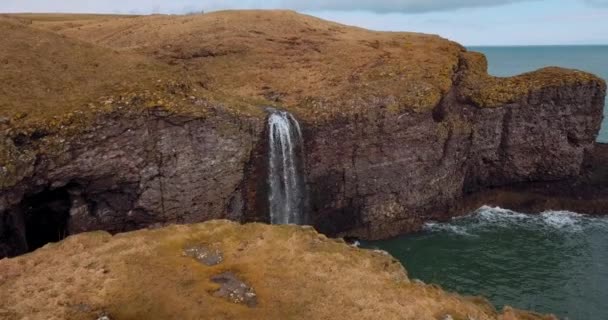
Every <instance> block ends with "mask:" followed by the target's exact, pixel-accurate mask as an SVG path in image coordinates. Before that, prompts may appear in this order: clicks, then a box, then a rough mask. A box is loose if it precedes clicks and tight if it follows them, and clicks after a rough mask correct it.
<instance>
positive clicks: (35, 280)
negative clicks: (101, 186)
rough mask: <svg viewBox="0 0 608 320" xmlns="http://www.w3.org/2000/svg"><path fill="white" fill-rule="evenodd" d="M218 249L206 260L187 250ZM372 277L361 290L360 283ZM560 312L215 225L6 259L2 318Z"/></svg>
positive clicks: (98, 237)
mask: <svg viewBox="0 0 608 320" xmlns="http://www.w3.org/2000/svg"><path fill="white" fill-rule="evenodd" d="M192 246H205V247H207V248H211V247H212V248H214V249H213V251H214V252H221V253H222V255H223V257H224V259H223V260H221V261H220V262H219V263H215V264H212V265H208V264H204V263H201V262H200V261H199V260H198V259H196V258H194V257H192V256H191V255H189V254H185V253H184V250H187V249H188V248H192ZM362 283H365V286H362V285H361V284H362ZM104 316H105V317H107V318H109V319H152V318H153V319H378V318H380V319H437V320H440V319H463V320H464V319H479V320H486V319H502V320H517V319H527V320H531V319H539V320H541V319H555V318H554V317H552V316H542V315H539V314H534V313H529V312H523V311H518V310H514V309H512V308H508V307H507V308H505V309H504V310H503V312H501V313H499V312H497V311H496V310H495V309H494V307H493V306H492V305H490V304H489V303H488V302H487V301H486V300H485V299H483V298H481V297H462V296H459V295H457V294H454V293H447V292H445V291H443V290H442V289H441V288H439V287H437V286H435V285H427V284H424V283H421V282H420V281H410V279H408V277H407V274H406V272H405V270H404V269H403V267H402V266H401V264H400V263H399V262H398V261H396V260H395V259H394V258H392V257H391V256H390V255H388V254H386V253H384V252H380V251H371V250H362V249H358V248H354V247H351V246H349V245H347V244H345V243H344V242H342V241H338V240H332V239H328V238H327V237H325V236H323V235H321V234H318V233H316V232H315V231H314V230H312V229H311V228H301V227H295V226H268V225H262V224H248V225H238V224H237V223H233V222H227V221H212V222H207V223H204V224H194V225H188V226H171V227H168V228H162V229H156V230H140V231H136V232H131V233H125V234H119V235H115V236H111V235H110V234H108V233H105V232H95V233H87V234H80V235H76V236H71V237H69V238H68V239H66V240H64V241H62V242H60V243H58V244H52V245H47V246H45V247H44V248H42V249H40V250H37V251H35V252H33V253H30V254H27V255H23V256H21V257H17V258H13V259H4V260H0V318H2V319H21V318H32V319H70V320H71V319H96V318H100V319H101V318H102V317H104Z"/></svg>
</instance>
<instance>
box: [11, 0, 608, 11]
mask: <svg viewBox="0 0 608 320" xmlns="http://www.w3.org/2000/svg"><path fill="white" fill-rule="evenodd" d="M529 1H535V0H375V1H369V0H259V1H255V0H173V1H160V0H129V1H124V0H106V1H82V0H1V1H0V12H139V13H151V12H161V13H183V12H188V11H200V10H207V11H213V10H221V9H293V10H299V11H368V12H374V13H389V12H399V13H420V12H432V11H448V10H453V9H461V8H473V7H493V6H498V5H505V4H510V3H516V2H529ZM583 1H587V2H589V3H591V4H594V5H598V4H605V3H606V2H607V1H608V0H583Z"/></svg>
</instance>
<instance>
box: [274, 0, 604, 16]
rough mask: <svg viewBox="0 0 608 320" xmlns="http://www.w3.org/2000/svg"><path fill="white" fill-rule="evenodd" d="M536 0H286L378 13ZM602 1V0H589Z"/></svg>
mask: <svg viewBox="0 0 608 320" xmlns="http://www.w3.org/2000/svg"><path fill="white" fill-rule="evenodd" d="M527 1H534V0H376V1H365V0H360V1H357V0H308V1H301V0H285V1H282V4H283V5H284V6H285V7H287V8H294V9H296V10H306V11H317V10H320V11H370V12H376V13H389V12H400V13H421V12H431V11H449V10H454V9H462V8H474V7H493V6H498V5H505V4H510V3H516V2H527ZM589 1H594V2H602V0H589Z"/></svg>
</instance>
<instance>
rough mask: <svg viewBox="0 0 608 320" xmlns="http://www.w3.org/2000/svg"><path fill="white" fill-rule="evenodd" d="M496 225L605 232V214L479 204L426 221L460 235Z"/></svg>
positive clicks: (429, 227)
mask: <svg viewBox="0 0 608 320" xmlns="http://www.w3.org/2000/svg"><path fill="white" fill-rule="evenodd" d="M490 228H491V229H496V228H524V229H536V230H539V231H558V230H559V231H560V232H574V233H576V232H583V231H585V230H586V229H589V228H600V229H603V230H606V231H608V217H593V216H588V215H583V214H578V213H575V212H570V211H545V212H542V213H540V214H526V213H521V212H517V211H513V210H509V209H503V208H500V207H490V206H483V207H481V208H479V209H477V210H476V211H474V212H473V213H472V214H470V215H467V216H464V217H458V218H453V219H452V220H451V221H449V222H445V223H440V222H428V223H426V224H425V226H424V229H425V230H426V231H429V232H449V233H452V234H456V235H462V236H475V235H476V233H477V232H483V231H484V230H487V229H490Z"/></svg>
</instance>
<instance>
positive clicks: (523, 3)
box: [0, 0, 608, 46]
mask: <svg viewBox="0 0 608 320" xmlns="http://www.w3.org/2000/svg"><path fill="white" fill-rule="evenodd" d="M223 9H292V10H296V11H299V12H302V13H306V14H310V15H313V16H317V17H321V18H324V19H328V20H333V21H337V22H341V23H345V24H348V25H356V26H360V27H364V28H368V29H374V30H383V31H415V32H424V33H432V34H439V35H440V36H442V37H445V38H448V39H451V40H454V41H457V42H460V43H462V44H464V45H468V46H474V45H559V44H608V0H367V1H362V0H171V1H169V0H165V1H161V0H104V1H83V0H0V12H3V13H8V12H73V13H91V12H95V13H137V14H148V13H168V14H180V13H187V12H194V11H202V10H204V11H205V12H210V11H216V10H223Z"/></svg>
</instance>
